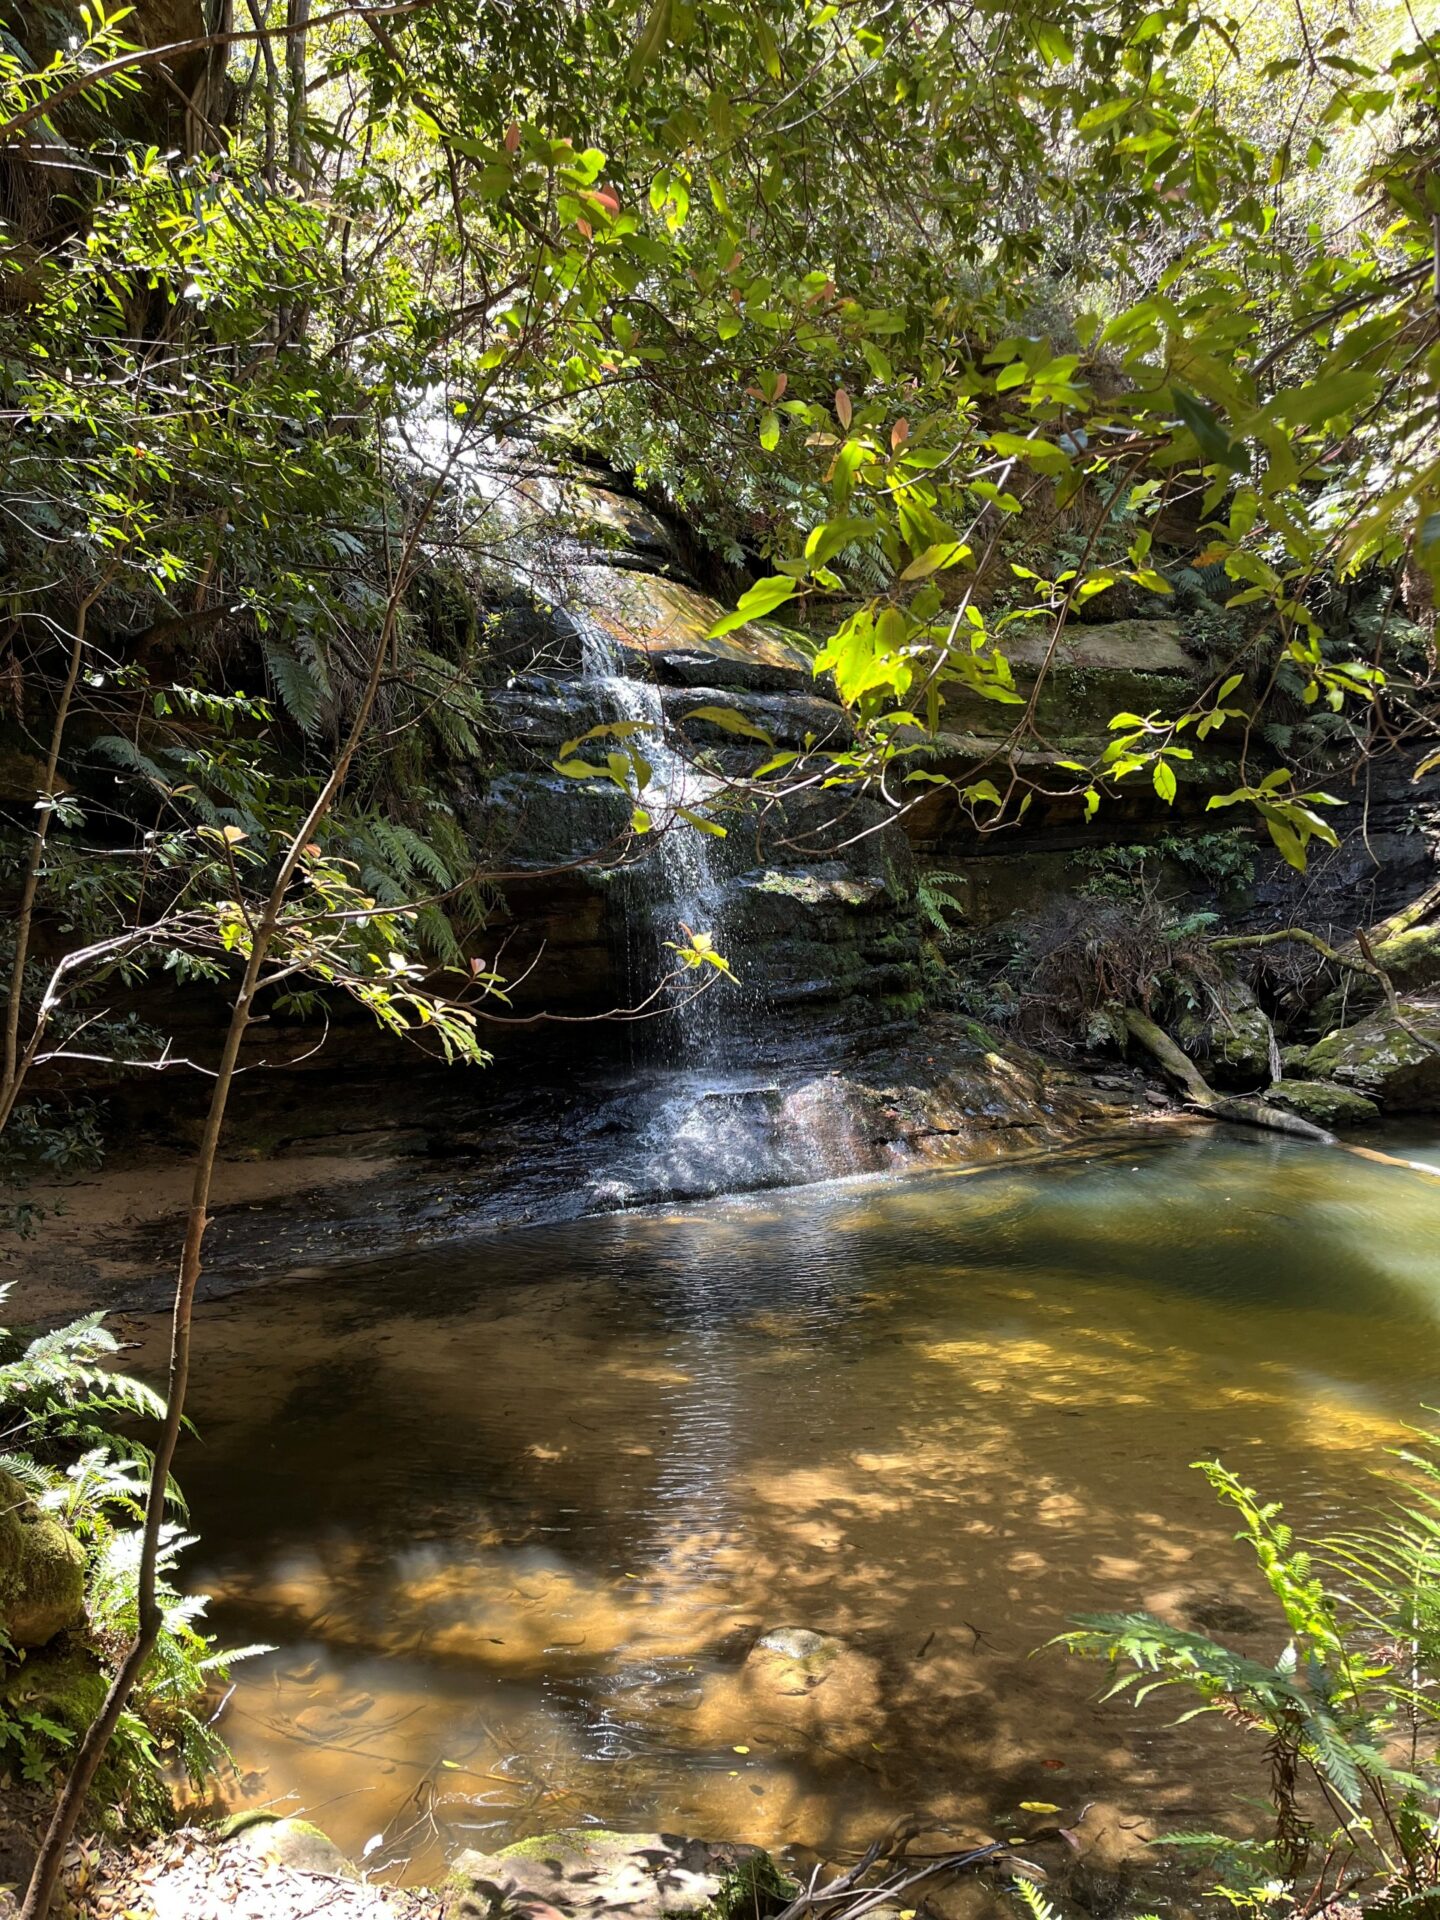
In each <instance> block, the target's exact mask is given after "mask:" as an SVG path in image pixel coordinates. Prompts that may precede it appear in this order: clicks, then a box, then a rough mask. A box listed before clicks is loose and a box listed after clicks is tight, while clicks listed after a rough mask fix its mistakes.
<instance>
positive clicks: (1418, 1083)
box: [1305, 1001, 1440, 1113]
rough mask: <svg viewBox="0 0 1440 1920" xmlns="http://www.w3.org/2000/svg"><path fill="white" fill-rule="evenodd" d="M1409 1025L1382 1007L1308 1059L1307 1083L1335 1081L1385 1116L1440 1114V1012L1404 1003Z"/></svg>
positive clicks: (1327, 1040) (1319, 1045) (1318, 1046)
mask: <svg viewBox="0 0 1440 1920" xmlns="http://www.w3.org/2000/svg"><path fill="white" fill-rule="evenodd" d="M1400 1011H1401V1014H1402V1016H1403V1018H1404V1021H1405V1025H1404V1026H1402V1025H1400V1023H1399V1022H1398V1021H1397V1020H1396V1019H1395V1017H1394V1015H1393V1014H1392V1013H1391V1012H1390V1009H1389V1008H1388V1007H1379V1008H1377V1009H1376V1011H1375V1012H1374V1013H1372V1014H1370V1015H1369V1017H1368V1018H1367V1019H1364V1020H1361V1021H1359V1022H1358V1023H1357V1024H1356V1025H1355V1026H1351V1027H1339V1028H1337V1029H1336V1030H1335V1031H1334V1032H1333V1033H1327V1034H1326V1035H1325V1037H1324V1039H1323V1040H1320V1041H1318V1042H1317V1043H1316V1044H1315V1045H1314V1046H1313V1047H1312V1048H1311V1049H1310V1052H1309V1054H1308V1055H1307V1056H1306V1061H1305V1078H1306V1079H1307V1080H1337V1081H1339V1082H1340V1084H1341V1085H1342V1086H1346V1087H1350V1088H1353V1089H1354V1091H1355V1092H1356V1093H1363V1094H1364V1095H1366V1097H1367V1098H1369V1099H1372V1100H1378V1101H1379V1102H1380V1104H1381V1105H1382V1106H1383V1107H1384V1108H1385V1109H1386V1111H1387V1112H1393V1113H1405V1112H1410V1113H1434V1112H1437V1111H1440V1007H1434V1006H1426V1005H1424V1004H1421V1003H1417V1002H1414V1001H1410V1002H1406V1001H1402V1002H1401V1003H1400Z"/></svg>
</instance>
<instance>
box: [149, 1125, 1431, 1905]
mask: <svg viewBox="0 0 1440 1920" xmlns="http://www.w3.org/2000/svg"><path fill="white" fill-rule="evenodd" d="M1432 1139H1433V1136H1432ZM1387 1144H1390V1145H1392V1147H1393V1150H1395V1151H1398V1152H1412V1153H1423V1152H1424V1151H1425V1149H1424V1146H1423V1143H1422V1144H1421V1145H1418V1146H1417V1145H1416V1144H1415V1143H1413V1142H1411V1143H1406V1144H1404V1145H1400V1146H1395V1145H1394V1143H1393V1142H1390V1143H1387ZM1430 1157H1432V1158H1436V1159H1440V1155H1435V1154H1432V1155H1431V1156H1430ZM196 1350H197V1378H196V1382H195V1385H194V1388H193V1392H192V1409H193V1411H194V1414H195V1417H196V1420H197V1423H198V1425H199V1427H200V1430H201V1433H202V1435H203V1444H202V1445H200V1446H195V1447H190V1448H189V1449H187V1452H188V1459H187V1460H186V1462H185V1465H184V1478H185V1482H186V1486H187V1489H188V1491H189V1493H190V1496H191V1501H192V1505H193V1508H194V1511H195V1519H196V1523H197V1526H198V1529H199V1531H200V1533H201V1534H202V1536H203V1541H204V1545H203V1548H202V1550H201V1552H202V1553H203V1556H204V1562H205V1563H204V1564H203V1565H200V1566H196V1567H195V1568H194V1569H192V1572H193V1577H194V1579H195V1582H196V1584H197V1585H198V1586H200V1587H202V1588H205V1589H208V1590H209V1591H211V1592H213V1593H215V1594H216V1595H217V1596H218V1598H219V1602H220V1604H219V1605H218V1606H217V1610H216V1620H217V1624H218V1625H219V1627H220V1629H221V1630H222V1632H223V1633H224V1634H225V1636H226V1637H227V1638H228V1639H229V1640H230V1641H231V1642H232V1643H233V1642H234V1641H236V1640H253V1639H257V1638H262V1639H268V1640H271V1641H274V1642H276V1643H278V1647H279V1651H277V1652H276V1653H275V1654H273V1655H270V1656H268V1657H267V1658H266V1659H264V1660H263V1661H260V1662H256V1663H254V1664H253V1665H249V1666H246V1667H243V1668H241V1669H239V1674H240V1676H241V1684H240V1687H239V1690H238V1692H237V1694H236V1696H235V1698H234V1700H233V1701H232V1702H231V1705H230V1707H229V1709H228V1712H227V1716H226V1720H225V1723H224V1724H225V1730H226V1732H227V1734H228V1737H229V1739H230V1741H231V1743H232V1746H233V1747H234V1750H235V1752H236V1754H237V1757H238V1760H239V1762H240V1765H241V1768H242V1770H243V1771H244V1773H245V1775H246V1780H245V1785H244V1789H243V1791H242V1793H241V1795H240V1796H239V1797H240V1798H242V1799H249V1800H255V1801H265V1800H269V1799H272V1798H274V1797H276V1796H279V1795H281V1794H284V1793H285V1792H286V1791H287V1790H291V1789H293V1790H294V1792H295V1793H296V1794H297V1795H298V1797H299V1803H301V1804H303V1805H304V1806H305V1807H307V1808H308V1809H309V1810H311V1812H312V1813H313V1814H314V1817H315V1818H317V1819H318V1820H319V1821H320V1823H321V1824H322V1825H324V1826H325V1827H326V1828H327V1829H328V1830H329V1831H331V1832H332V1833H333V1834H334V1835H335V1837H336V1838H337V1839H339V1840H340V1841H341V1843H342V1844H343V1845H346V1846H348V1847H350V1848H352V1849H356V1850H358V1849H359V1848H360V1847H361V1846H362V1845H363V1844H364V1842H365V1840H366V1838H367V1837H368V1836H370V1835H372V1834H374V1833H376V1832H377V1831H380V1830H382V1829H385V1828H386V1827H387V1823H389V1824H393V1826H394V1827H395V1828H396V1829H398V1828H399V1827H402V1826H404V1825H406V1824H408V1820H409V1818H410V1816H409V1815H402V1810H403V1809H404V1808H405V1807H406V1806H407V1804H411V1805H413V1806H417V1807H418V1806H422V1805H423V1806H429V1805H430V1804H431V1803H432V1802H433V1803H434V1808H435V1816H436V1824H435V1826H434V1827H433V1829H430V1828H427V1831H429V1832H430V1836H431V1837H430V1840H429V1842H428V1843H427V1844H426V1845H425V1846H422V1847H421V1849H420V1850H419V1852H418V1853H415V1854H414V1856H413V1858H412V1861H411V1866H410V1869H409V1872H410V1873H411V1875H412V1876H413V1875H419V1874H423V1873H424V1872H428V1871H433V1869H434V1867H435V1864H436V1855H437V1854H438V1853H439V1852H441V1851H444V1850H446V1849H450V1850H453V1849H454V1848H455V1847H457V1846H460V1845H466V1844H469V1845H481V1846H485V1847H487V1848H489V1847H493V1846H496V1845H500V1844H503V1843H504V1842H505V1841H507V1840H509V1839H513V1838H516V1837H519V1836H521V1835H524V1834H529V1833H535V1832H539V1831H543V1830H545V1829H547V1828H553V1827H557V1826H563V1825H567V1824H577V1823H579V1822H582V1821H585V1820H591V1819H599V1820H603V1821H604V1822H605V1823H606V1824H609V1825H615V1826H646V1827H654V1826H656V1825H659V1826H662V1827H666V1828H678V1829H681V1830H685V1831H688V1832H692V1833H704V1834H711V1835H724V1836H727V1837H733V1838H746V1839H751V1840H756V1841H759V1842H762V1843H767V1844H778V1843H781V1842H785V1841H796V1842H802V1843H805V1844H807V1845H811V1846H815V1847H817V1848H820V1849H825V1848H832V1849H834V1848H840V1847H844V1846H848V1845H853V1844H855V1843H856V1842H858V1841H862V1840H864V1839H868V1838H869V1837H870V1836H871V1835H872V1834H873V1833H874V1832H875V1831H876V1830H877V1829H878V1828H879V1826H880V1825H881V1824H882V1823H883V1822H885V1821H887V1820H888V1819H890V1818H892V1817H893V1816H895V1815H896V1814H898V1813H903V1812H907V1811H910V1810H912V1809H919V1808H924V1809H926V1810H928V1812H929V1813H930V1814H931V1815H933V1816H934V1817H935V1818H937V1819H945V1820H950V1821H956V1822H961V1823H963V1822H973V1823H976V1824H978V1825H981V1826H985V1827H987V1828H989V1827H992V1826H994V1825H996V1824H997V1823H998V1824H999V1825H1000V1826H1001V1827H1003V1826H1004V1824H1005V1821H1006V1819H1007V1818H1008V1817H1012V1816H1014V1815H1015V1810H1016V1809H1017V1808H1018V1806H1019V1804H1020V1803H1021V1802H1022V1801H1026V1800H1030V1801H1037V1800H1038V1801H1044V1802H1050V1803H1055V1804H1056V1805H1058V1806H1060V1807H1061V1808H1062V1809H1063V1811H1064V1813H1065V1815H1066V1816H1067V1817H1069V1818H1072V1819H1073V1818H1074V1817H1075V1816H1076V1815H1077V1814H1078V1813H1079V1811H1080V1809H1081V1808H1082V1807H1083V1806H1084V1805H1085V1803H1087V1802H1090V1801H1096V1802H1098V1803H1099V1809H1098V1811H1095V1812H1092V1814H1091V1815H1089V1816H1087V1817H1088V1818H1091V1819H1099V1818H1104V1817H1105V1816H1106V1813H1107V1810H1111V1809H1113V1810H1116V1812H1117V1814H1118V1815H1120V1816H1128V1815H1129V1814H1132V1813H1133V1814H1134V1815H1136V1816H1137V1817H1140V1816H1144V1817H1147V1818H1149V1819H1150V1820H1151V1821H1152V1823H1158V1824H1159V1825H1161V1826H1169V1825H1175V1824H1186V1825H1197V1824H1198V1825H1211V1824H1214V1823H1215V1822H1216V1821H1217V1820H1224V1819H1226V1818H1230V1817H1240V1816H1241V1815H1242V1814H1243V1806H1242V1801H1241V1799H1240V1794H1241V1793H1242V1792H1248V1791H1252V1790H1254V1788H1255V1777H1254V1776H1251V1775H1250V1774H1249V1773H1248V1772H1247V1771H1246V1769H1245V1767H1244V1766H1243V1765H1238V1764H1237V1758H1238V1754H1239V1752H1240V1748H1239V1747H1238V1744H1237V1745H1229V1744H1227V1743H1228V1742H1230V1741H1231V1740H1232V1738H1233V1740H1234V1741H1235V1742H1236V1743H1238V1742H1239V1736H1233V1737H1232V1736H1231V1735H1229V1734H1228V1733H1227V1732H1225V1731H1224V1730H1221V1731H1220V1732H1219V1733H1218V1734H1217V1733H1216V1731H1215V1730H1214V1729H1213V1728H1205V1729H1203V1730H1199V1729H1195V1728H1188V1729H1186V1728H1182V1729H1176V1728H1172V1727H1170V1726H1169V1724H1168V1718H1169V1716H1168V1714H1167V1713H1166V1712H1165V1711H1164V1710H1161V1709H1157V1710H1156V1711H1154V1712H1146V1713H1143V1714H1140V1715H1137V1714H1135V1713H1134V1712H1132V1711H1130V1710H1129V1709H1126V1708H1122V1707H1118V1706H1101V1705H1100V1704H1099V1703H1098V1700H1097V1697H1096V1696H1097V1694H1098V1691H1099V1689H1098V1685H1097V1681H1098V1678H1099V1676H1098V1673H1097V1671H1096V1670H1095V1669H1092V1668H1084V1667H1080V1666H1078V1665H1076V1664H1074V1663H1071V1662H1069V1661H1067V1660H1066V1659H1064V1658H1063V1657H1061V1656H1059V1655H1057V1654H1048V1655H1045V1656H1043V1657H1042V1658H1040V1659H1031V1658H1030V1657H1029V1656H1030V1654H1031V1652H1032V1650H1033V1649H1034V1648H1035V1647H1036V1646H1037V1645H1039V1644H1040V1643H1041V1642H1042V1641H1044V1640H1045V1639H1046V1638H1047V1637H1048V1636H1049V1635H1051V1634H1053V1633H1055V1632H1056V1631H1058V1630H1059V1629H1060V1628H1061V1627H1062V1626H1063V1625H1064V1624H1065V1621H1066V1618H1067V1616H1068V1615H1069V1614H1071V1613H1073V1612H1076V1611H1080V1610H1085V1609H1093V1608H1106V1609H1110V1608H1127V1607H1133V1606H1139V1605H1148V1606H1157V1605H1158V1606H1162V1607H1173V1608H1178V1609H1179V1610H1180V1612H1181V1615H1182V1617H1188V1618H1190V1619H1191V1620H1192V1621H1193V1620H1201V1621H1203V1620H1213V1619H1214V1618H1216V1617H1217V1616H1216V1615H1215V1608H1216V1607H1217V1606H1219V1605H1222V1604H1223V1606H1224V1607H1227V1608H1229V1609H1230V1610H1231V1611H1230V1612H1229V1613H1227V1614H1222V1615H1221V1616H1218V1617H1222V1618H1225V1619H1228V1620H1240V1621H1241V1622H1242V1624H1243V1621H1244V1614H1243V1612H1242V1613H1240V1614H1235V1613H1234V1611H1233V1610H1234V1607H1235V1605H1236V1603H1237V1602H1238V1603H1241V1605H1242V1607H1243V1606H1244V1605H1248V1604H1250V1603H1252V1602H1253V1603H1254V1605H1255V1606H1256V1607H1257V1608H1258V1609H1260V1610H1261V1611H1262V1612H1264V1602H1263V1600H1262V1599H1261V1596H1260V1595H1259V1593H1258V1592H1257V1590H1256V1584H1255V1580H1254V1576H1253V1572H1252V1570H1251V1569H1250V1568H1249V1567H1248V1566H1247V1565H1246V1564H1245V1561H1244V1559H1243V1557H1242V1556H1241V1553H1240V1551H1239V1550H1238V1549H1236V1548H1234V1547H1233V1546H1231V1545H1230V1544H1229V1540H1230V1533H1231V1527H1230V1526H1229V1525H1228V1524H1227V1523H1226V1520H1225V1518H1224V1516H1223V1515H1221V1514H1220V1513H1219V1512H1218V1511H1217V1510H1216V1509H1215V1508H1214V1506H1213V1504H1212V1502H1211V1500H1210V1497H1209V1495H1208V1492H1207V1491H1206V1489H1205V1488H1204V1486H1203V1484H1202V1483H1201V1482H1200V1481H1199V1477H1198V1476H1197V1475H1195V1474H1193V1473H1191V1472H1190V1471H1189V1463H1190V1462H1192V1461H1194V1460H1196V1459H1198V1458H1201V1457H1202V1456H1209V1455H1214V1454H1217V1453H1218V1454H1219V1455H1221V1456H1222V1457H1223V1458H1224V1459H1225V1460H1226V1461H1227V1463H1229V1464H1230V1465H1232V1466H1234V1467H1236V1468H1237V1469H1238V1470H1239V1471H1240V1472H1242V1473H1243V1474H1244V1475H1245V1476H1246V1478H1247V1479H1249V1480H1251V1481H1253V1482H1254V1483H1255V1484H1257V1485H1259V1486H1261V1487H1263V1488H1264V1489H1266V1490H1267V1491H1270V1492H1273V1493H1275V1494H1276V1495H1279V1496H1281V1497H1283V1498H1284V1499H1285V1500H1286V1501H1287V1504H1288V1506H1289V1508H1290V1510H1291V1513H1292V1517H1294V1518H1295V1519H1297V1521H1299V1522H1300V1523H1301V1524H1303V1525H1306V1526H1309V1527H1322V1526H1324V1525H1325V1524H1327V1523H1331V1522H1334V1521H1336V1520H1341V1519H1345V1518H1347V1517H1350V1516H1351V1515H1352V1514H1353V1513H1354V1512H1355V1511H1356V1510H1357V1507H1358V1504H1359V1502H1361V1501H1362V1500H1363V1499H1364V1498H1365V1495H1366V1483H1367V1480H1368V1476H1369V1469H1370V1468H1371V1467H1372V1466H1373V1465H1374V1464H1375V1462H1376V1460H1377V1458H1378V1457H1379V1455H1380V1454H1381V1452H1382V1450H1383V1448H1384V1447H1385V1446H1386V1445H1387V1444H1391V1443H1393V1442H1394V1441H1395V1439H1396V1438H1397V1436H1398V1434H1399V1431H1400V1427H1401V1424H1402V1423H1403V1422H1404V1421H1406V1420H1407V1419H1411V1418H1413V1417H1415V1416H1416V1415H1417V1414H1418V1412H1419V1409H1420V1408H1421V1407H1422V1405H1423V1404H1424V1403H1426V1402H1430V1403H1432V1404H1433V1403H1435V1402H1436V1401H1437V1400H1440V1184H1432V1183H1430V1182H1428V1181H1426V1180H1424V1179H1421V1178H1417V1177H1415V1176H1412V1175H1407V1174H1404V1173H1400V1172H1391V1171H1387V1170H1384V1169H1380V1168H1374V1167H1371V1166H1367V1165H1366V1164H1365V1163H1363V1162H1361V1161H1358V1160H1353V1159H1348V1158H1346V1157H1344V1156H1341V1155H1338V1154H1334V1153H1326V1152H1323V1151H1317V1150H1313V1149H1309V1148H1305V1147H1301V1146H1295V1145H1291V1144H1289V1143H1279V1142H1276V1143H1271V1142H1268V1141H1265V1140H1263V1139H1257V1140H1255V1141H1250V1140H1248V1139H1243V1138H1234V1137H1229V1138H1216V1139H1202V1140H1193V1141H1188V1142H1182V1143H1181V1144H1178V1145H1169V1146H1166V1147H1163V1148H1159V1149H1156V1148H1151V1147H1142V1148H1135V1147H1131V1148H1126V1149H1123V1150H1122V1151H1121V1152H1120V1153H1119V1154H1111V1155H1109V1156H1106V1157H1104V1158H1100V1159H1092V1160H1090V1161H1088V1162H1083V1161H1073V1160H1072V1161H1066V1160H1054V1161H1050V1162H1047V1163H1045V1164H1043V1165H1037V1166H1031V1167H1025V1168H1013V1169H1011V1170H1008V1171H991V1172H987V1173H984V1174H981V1175H966V1174H963V1173H958V1174H950V1175H944V1174H941V1175H933V1176H927V1177H925V1178H919V1179H914V1180H909V1181H905V1182H884V1181H874V1182H862V1183H856V1184H852V1185H848V1186H847V1185H841V1186H831V1187H820V1188H808V1189H802V1190H798V1191H793V1192H788V1193H784V1194H781V1195H771V1196H766V1197H765V1198H763V1199H758V1200H749V1201H743V1202H742V1201H735V1202H730V1203H715V1204H711V1205H708V1206H705V1207H703V1208H697V1209H695V1210H693V1211H685V1212H675V1213H659V1214H657V1213H650V1214H640V1215H618V1216H609V1217H605V1218H600V1219H591V1220H587V1221H583V1222H580V1223H577V1224H572V1225H567V1226H564V1227H557V1228H540V1229H534V1230H531V1231H529V1232H523V1233H512V1234H509V1235H506V1236H503V1237H498V1236H497V1237H495V1238H491V1239H487V1240H483V1241H478V1242H472V1243H469V1244H466V1245H464V1246H462V1247H457V1248H455V1249H452V1250H448V1251H439V1252H437V1251H433V1250H432V1251H427V1252H426V1253H424V1254H423V1256H417V1257H415V1258H414V1259H413V1260H411V1261H407V1260H405V1259H403V1258H402V1259H394V1260H388V1261H386V1262H384V1263H383V1264H380V1263H378V1262H377V1263H376V1264H375V1265H374V1266H369V1267H352V1268H351V1269H349V1270H347V1271H345V1272H344V1273H343V1274H338V1273H337V1274H333V1275H330V1276H329V1277H326V1278H323V1279H318V1280H305V1281H296V1282H292V1283H290V1284H286V1285H276V1286H273V1287H269V1288H266V1289H264V1290H261V1291H251V1292H248V1293H246V1294H245V1295H244V1296H243V1297H236V1298H234V1299H231V1300H229V1301H225V1302H221V1303H218V1304H214V1305H211V1306H207V1307H205V1308H204V1309H203V1310H202V1315H201V1321H200V1327H199V1332H198V1336H197V1343H196ZM1266 1617H1267V1618H1268V1617H1269V1616H1268V1614H1267V1615H1266ZM781 1626H799V1627H806V1628H813V1629H815V1630H817V1631H819V1632H822V1633H826V1634H833V1635H838V1636H841V1637H842V1638H843V1640H844V1641H845V1643H846V1650H845V1651H844V1652H843V1654H841V1656H840V1657H839V1658H837V1659H836V1660H835V1661H834V1663H833V1664H832V1665H831V1666H829V1667H828V1668H826V1669H825V1670H824V1671H823V1673H822V1674H821V1675H819V1676H816V1675H813V1674H812V1675H810V1676H806V1675H803V1674H801V1673H798V1672H797V1671H795V1670H793V1669H786V1668H784V1667H783V1663H777V1662H775V1661H773V1660H771V1661H767V1660H765V1659H764V1658H763V1657H752V1658H750V1659H749V1660H748V1661H747V1658H746V1655H747V1652H748V1651H749V1649H750V1647H751V1646H752V1644H753V1642H754V1640H755V1638H756V1636H757V1634H758V1633H759V1632H761V1631H763V1630H765V1629H770V1628H775V1627H781ZM1240 1644H1242V1645H1244V1646H1246V1647H1247V1650H1254V1651H1264V1650H1267V1649H1268V1650H1270V1651H1272V1652H1273V1651H1274V1647H1275V1636H1274V1635H1273V1634H1270V1633H1257V1634H1253V1635H1252V1636H1251V1637H1250V1638H1248V1639H1247V1638H1246V1637H1245V1635H1244V1634H1243V1633H1242V1634H1241V1636H1240ZM742 1748H743V1749H747V1751H744V1752H741V1751H739V1749H742ZM1252 1758H1253V1756H1252ZM291 1804H294V1803H291ZM1020 1818H1021V1819H1022V1820H1023V1818H1024V1816H1020ZM406 1850H407V1851H410V1849H408V1848H407V1849H406Z"/></svg>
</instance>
